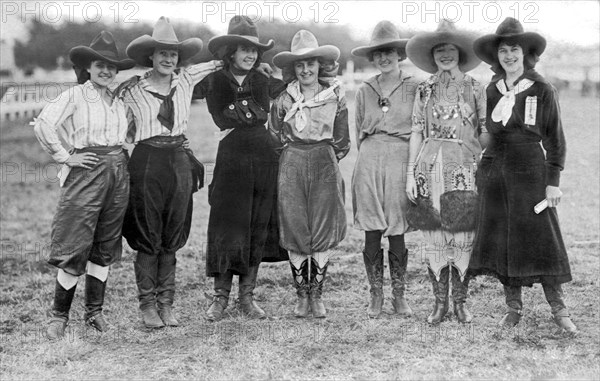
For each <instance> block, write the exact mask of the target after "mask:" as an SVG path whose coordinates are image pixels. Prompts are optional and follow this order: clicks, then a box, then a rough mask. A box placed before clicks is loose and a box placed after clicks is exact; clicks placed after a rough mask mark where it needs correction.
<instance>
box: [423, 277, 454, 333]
mask: <svg viewBox="0 0 600 381" xmlns="http://www.w3.org/2000/svg"><path fill="white" fill-rule="evenodd" d="M448 276H449V274H448V267H444V268H443V269H442V270H441V272H440V280H439V281H438V280H437V279H436V278H435V275H434V274H433V271H431V270H429V278H430V279H431V285H432V286H433V295H434V296H435V305H434V306H433V311H432V312H431V314H430V315H429V316H428V317H427V323H429V324H432V325H435V324H439V323H441V322H442V321H443V320H444V317H445V316H446V314H447V313H448V285H449V284H448Z"/></svg>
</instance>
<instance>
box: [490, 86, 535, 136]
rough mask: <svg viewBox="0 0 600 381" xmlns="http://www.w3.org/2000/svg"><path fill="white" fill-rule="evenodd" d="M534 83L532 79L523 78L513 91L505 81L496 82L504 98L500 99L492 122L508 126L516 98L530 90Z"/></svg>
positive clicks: (493, 113) (493, 112)
mask: <svg viewBox="0 0 600 381" xmlns="http://www.w3.org/2000/svg"><path fill="white" fill-rule="evenodd" d="M533 83H534V81H532V80H531V79H527V78H523V79H522V80H520V81H519V83H517V85H516V86H515V87H513V89H512V90H508V89H507V87H506V84H505V83H504V80H500V81H498V82H496V87H497V88H498V91H500V94H502V95H503V97H502V98H500V100H499V101H498V103H497V104H496V107H494V110H493V111H492V120H493V121H494V122H499V121H502V125H503V126H506V123H508V120H509V119H510V116H511V115H512V110H513V107H514V106H515V96H516V95H517V94H519V93H520V92H522V91H525V90H527V89H528V88H530V87H531V85H533Z"/></svg>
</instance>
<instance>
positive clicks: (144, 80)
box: [139, 69, 179, 93]
mask: <svg viewBox="0 0 600 381" xmlns="http://www.w3.org/2000/svg"><path fill="white" fill-rule="evenodd" d="M176 70H177V69H176ZM153 71H154V69H152V70H148V71H147V72H145V73H144V75H142V77H141V78H140V82H139V83H140V87H141V88H142V89H144V90H146V91H153V92H155V93H157V92H158V91H157V90H156V89H155V88H154V86H152V85H151V84H150V82H148V78H149V77H150V76H151V75H152V72H153ZM178 84H179V74H177V71H174V72H173V73H171V87H170V89H171V90H172V89H173V88H174V87H177V85H178ZM169 92H170V91H169Z"/></svg>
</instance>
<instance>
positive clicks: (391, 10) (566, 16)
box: [1, 0, 600, 45]
mask: <svg viewBox="0 0 600 381" xmlns="http://www.w3.org/2000/svg"><path fill="white" fill-rule="evenodd" d="M1 7H2V12H1V13H2V35H3V38H7V37H9V38H10V37H12V36H15V37H17V36H18V35H19V34H21V33H20V32H19V31H18V30H19V29H20V28H13V27H12V24H13V23H12V22H8V21H7V20H8V19H9V18H13V19H14V21H17V23H23V22H26V21H30V20H32V19H33V18H37V19H39V20H43V21H46V22H51V23H61V22H64V21H67V20H75V21H84V20H87V21H92V22H93V21H97V20H99V19H101V20H103V21H104V22H119V23H130V22H136V21H143V22H154V21H156V20H157V19H158V17H160V16H161V15H164V16H168V17H170V18H172V19H177V18H179V19H187V20H191V21H195V22H204V23H205V24H207V25H208V26H209V27H210V28H211V29H212V30H213V31H215V32H216V33H217V34H222V33H226V31H227V25H228V22H229V19H230V18H231V17H232V16H233V15H234V14H245V15H248V16H250V17H253V18H254V19H258V18H261V19H263V20H271V19H273V18H278V19H283V20H285V21H287V22H297V21H308V20H313V21H316V22H319V23H333V24H350V25H352V26H353V30H354V31H355V33H356V35H357V36H358V37H364V38H365V39H368V38H369V36H370V34H371V30H372V29H373V27H374V26H375V24H376V23H377V22H378V21H380V20H383V19H387V20H390V21H392V22H394V23H395V24H396V25H397V26H398V27H399V28H405V29H407V30H411V31H423V30H434V29H435V27H436V25H437V22H438V21H439V19H440V18H442V17H447V18H450V19H453V20H454V21H456V23H457V26H458V27H460V28H465V29H471V30H474V31H477V32H479V33H481V34H486V33H492V32H494V31H495V30H496V28H497V26H498V24H499V23H500V22H501V21H502V20H504V18H505V17H508V16H511V17H517V18H518V19H519V20H521V22H522V23H523V25H524V27H525V29H526V30H529V31H536V32H539V33H541V34H542V35H544V36H545V37H548V38H550V39H552V40H557V41H562V42H570V43H573V44H578V45H594V44H598V43H599V39H600V37H599V36H600V27H599V23H600V21H599V17H600V16H599V15H600V3H599V2H598V1H579V0H578V1H511V0H508V1H507V0H503V1H499V2H493V1H491V2H490V1H469V0H465V1H422V0H419V1H369V2H367V1H312V0H309V1H268V0H267V1H118V2H117V1H81V2H80V1H40V2H27V3H26V2H23V1H4V0H3V1H2V3H1ZM149 33H150V31H149ZM11 35H12V36H11Z"/></svg>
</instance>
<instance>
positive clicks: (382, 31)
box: [350, 20, 408, 57]
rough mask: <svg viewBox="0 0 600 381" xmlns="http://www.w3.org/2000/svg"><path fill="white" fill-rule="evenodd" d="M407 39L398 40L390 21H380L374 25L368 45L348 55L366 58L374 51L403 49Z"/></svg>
mask: <svg viewBox="0 0 600 381" xmlns="http://www.w3.org/2000/svg"><path fill="white" fill-rule="evenodd" d="M407 42H408V38H400V33H398V29H397V28H396V26H395V25H394V24H392V23H391V22H390V21H386V20H384V21H380V22H379V23H377V25H375V29H373V33H372V34H371V41H370V42H369V45H366V46H359V47H358V48H354V49H352V51H351V52H350V53H352V55H353V56H356V57H367V56H368V54H369V53H370V52H372V51H374V50H378V49H385V48H396V49H405V48H406V43H407Z"/></svg>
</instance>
